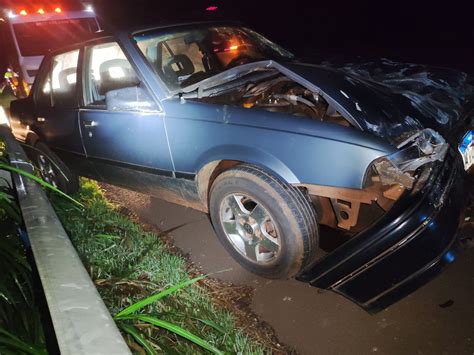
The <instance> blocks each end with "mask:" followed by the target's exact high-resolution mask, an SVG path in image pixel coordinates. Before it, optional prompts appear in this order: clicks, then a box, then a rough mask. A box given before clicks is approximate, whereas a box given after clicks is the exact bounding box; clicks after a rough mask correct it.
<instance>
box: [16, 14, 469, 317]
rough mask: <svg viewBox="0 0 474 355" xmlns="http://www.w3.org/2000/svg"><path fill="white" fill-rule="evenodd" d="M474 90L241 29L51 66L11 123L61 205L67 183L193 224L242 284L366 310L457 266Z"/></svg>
mask: <svg viewBox="0 0 474 355" xmlns="http://www.w3.org/2000/svg"><path fill="white" fill-rule="evenodd" d="M471 83H472V82H471V79H470V78H469V77H468V76H467V75H466V74H464V73H461V72H457V71H454V70H450V69H441V68H436V69H432V68H425V67H423V66H419V65H414V64H409V65H408V64H406V65H402V64H399V63H395V62H390V61H388V60H381V61H380V62H378V63H363V64H348V65H343V66H337V65H330V64H327V63H326V64H320V65H314V64H307V63H302V62H301V61H299V60H298V59H297V58H295V57H294V56H293V55H292V54H291V53H290V52H288V51H287V50H285V49H283V48H282V47H280V46H278V45H277V44H275V43H273V42H271V41H270V40H268V39H266V38H265V37H263V36H262V35H260V34H258V33H256V32H254V31H252V30H251V29H249V28H247V27H245V26H241V25H239V24H235V23H220V22H219V23H217V22H216V23H192V24H181V25H172V26H162V27H155V28H142V29H136V30H133V31H129V32H126V31H124V32H119V33H117V34H115V35H114V36H107V35H102V36H101V37H98V38H96V39H93V40H90V41H88V42H84V43H80V44H76V45H72V46H71V47H69V48H65V49H63V50H60V51H57V52H54V53H51V54H49V55H48V56H46V57H45V59H44V61H43V64H42V66H41V69H40V71H39V73H38V76H37V79H36V82H35V84H34V87H33V89H32V93H31V95H30V96H29V97H28V98H26V99H23V100H18V101H14V102H13V103H12V105H11V114H12V117H11V126H12V128H13V131H14V134H15V136H16V137H17V139H19V140H21V141H23V142H26V143H27V144H28V145H29V146H31V147H33V148H32V149H31V156H32V159H33V160H34V162H35V163H36V164H37V166H38V167H39V170H40V172H41V173H42V175H43V177H44V178H45V179H46V180H47V181H49V182H51V183H52V184H53V185H55V186H57V187H59V188H61V189H62V190H64V191H66V192H73V191H74V190H76V189H77V188H78V179H77V176H78V175H80V176H86V177H90V178H93V179H96V180H99V181H103V182H107V183H110V184H114V185H118V186H122V187H125V188H128V189H133V190H136V191H140V192H144V193H146V194H149V195H151V196H155V197H158V198H161V199H164V200H167V201H170V202H173V203H177V204H181V205H184V206H188V207H191V208H195V209H198V210H200V211H203V212H205V213H208V214H209V216H210V219H211V221H212V224H213V226H214V229H215V232H216V235H217V237H218V238H219V239H220V241H221V242H222V244H223V245H224V247H225V248H226V249H227V250H228V252H229V254H230V255H231V256H232V257H233V258H235V260H237V261H238V262H239V263H240V264H241V265H242V266H243V267H245V268H246V269H248V270H250V271H252V272H254V273H256V274H259V275H261V276H264V277H269V278H287V277H296V278H297V279H298V280H301V281H303V282H308V283H310V284H311V285H313V286H315V287H319V288H322V289H329V290H333V291H335V292H337V293H340V294H342V295H344V296H346V297H347V298H349V299H351V300H352V301H354V302H356V303H357V304H358V305H360V306H361V307H363V308H364V309H366V310H368V311H372V312H373V311H377V310H380V309H383V308H384V307H386V306H388V305H390V304H392V303H393V302H395V301H397V300H398V299H400V298H401V297H404V296H405V295H407V294H409V293H410V292H412V291H413V290H415V289H416V288H418V287H419V286H420V285H422V284H424V283H426V282H427V281H428V280H429V279H431V278H432V277H434V276H435V275H436V274H438V273H439V272H440V271H441V270H442V269H443V268H444V267H445V266H446V265H447V264H449V263H451V262H452V261H453V260H454V259H455V257H456V252H457V251H456V250H457V237H456V235H457V234H456V233H457V228H458V223H459V219H460V216H461V213H462V200H463V199H462V197H463V195H462V194H463V191H462V180H463V176H464V174H465V171H467V170H469V169H470V168H471V166H472V164H473V154H474V148H473V143H472V127H473V124H472V123H473V117H474V105H473V104H472V103H473V101H472V98H473V91H472V85H471ZM195 237H196V238H199V236H195Z"/></svg>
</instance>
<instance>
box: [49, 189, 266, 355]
mask: <svg viewBox="0 0 474 355" xmlns="http://www.w3.org/2000/svg"><path fill="white" fill-rule="evenodd" d="M74 198H75V199H76V200H78V201H79V202H80V203H82V204H83V205H85V206H86V208H85V209H84V210H82V211H81V210H78V209H77V208H76V206H74V204H72V203H71V202H69V201H68V200H64V199H61V198H59V197H58V196H54V197H53V201H54V205H55V207H56V210H57V212H58V216H59V217H60V219H61V221H62V223H63V225H64V227H65V229H66V230H67V232H68V234H69V236H70V238H71V240H72V242H73V244H74V245H75V247H76V249H77V251H78V253H79V255H80V256H81V258H82V261H83V263H84V265H85V266H86V268H87V269H88V271H89V273H90V275H91V277H92V279H93V280H94V281H95V283H96V285H97V287H98V290H99V293H100V294H101V296H102V297H103V299H104V302H105V303H106V305H107V307H108V308H109V310H110V312H111V314H115V315H116V317H115V318H116V320H121V321H122V325H124V326H121V329H122V331H124V333H126V334H129V335H128V336H127V339H128V342H129V345H130V346H131V348H132V349H134V350H136V352H137V353H144V351H147V350H146V346H145V345H144V344H143V343H142V340H143V339H145V340H146V341H148V342H149V343H151V344H152V346H153V348H154V350H155V351H158V352H166V353H171V354H173V353H179V354H181V353H184V354H191V353H196V352H205V350H203V348H202V347H198V346H197V345H196V341H192V340H187V339H186V337H183V336H182V335H179V332H178V333H177V332H176V331H175V332H173V331H170V330H169V325H172V326H175V327H178V328H179V329H183V330H185V331H187V332H189V333H191V334H192V335H194V336H196V337H198V338H199V339H201V340H203V341H204V342H205V343H206V344H208V345H209V346H210V348H208V349H217V350H218V351H222V352H224V353H237V354H263V353H268V352H270V350H269V349H266V348H264V346H263V345H261V344H259V343H257V342H255V341H254V340H251V338H249V337H248V336H247V335H246V334H245V332H244V330H241V329H237V328H236V324H235V320H234V317H233V315H232V314H231V313H230V312H228V311H226V310H223V309H220V308H219V307H217V306H216V305H215V304H214V303H213V301H212V299H211V297H210V296H209V294H208V291H207V290H206V289H205V288H204V287H202V286H200V285H199V282H196V283H194V282H192V281H193V280H192V279H193V276H196V275H189V273H188V270H187V268H186V260H185V259H184V258H182V257H181V256H178V255H175V254H173V253H171V252H170V251H169V249H168V247H167V246H166V243H165V242H163V241H162V239H161V236H160V235H157V234H155V233H151V232H147V231H145V230H143V228H141V226H140V225H138V224H137V223H135V222H133V221H131V220H130V219H129V218H127V217H126V216H124V215H123V214H121V213H120V212H119V211H118V210H117V209H116V208H115V207H114V206H113V205H111V204H110V203H109V202H108V201H107V200H106V198H105V197H104V195H103V193H102V191H101V190H100V188H99V187H98V185H97V184H96V183H95V182H93V181H90V180H82V187H81V190H80V192H79V194H78V195H77V196H74ZM195 281H197V280H195ZM180 284H186V286H187V287H186V288H182V287H179V289H173V287H175V288H176V285H180ZM167 289H168V290H169V289H172V292H167V291H164V290H167ZM160 291H164V292H163V293H166V297H161V296H160V297H159V302H148V303H146V304H144V305H143V303H140V302H139V301H140V300H142V299H145V300H146V298H147V297H149V296H150V295H152V294H157V293H158V294H159V293H160ZM156 300H158V299H156ZM156 300H155V301H156ZM137 302H138V304H140V305H141V306H140V313H139V314H138V315H137V314H135V313H134V314H130V313H127V312H125V313H124V308H125V309H127V308H126V307H129V306H132V307H130V308H133V305H134V304H137ZM118 318H121V319H118ZM157 320H159V321H160V322H157ZM123 321H126V322H123ZM127 327H128V328H127ZM130 327H132V328H135V329H136V330H139V331H140V333H137V334H135V333H134V330H133V329H131V328H130ZM167 327H168V328H167ZM166 329H168V330H166ZM179 329H178V331H179ZM127 330H128V331H127ZM134 334H135V335H134ZM140 334H141V337H142V338H140ZM188 339H189V338H188ZM204 348H206V347H204ZM149 352H150V350H148V353H149Z"/></svg>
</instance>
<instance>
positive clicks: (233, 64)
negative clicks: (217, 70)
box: [225, 54, 253, 69]
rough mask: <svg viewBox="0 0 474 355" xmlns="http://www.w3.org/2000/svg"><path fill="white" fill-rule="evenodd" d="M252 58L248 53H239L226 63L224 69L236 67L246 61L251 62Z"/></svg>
mask: <svg viewBox="0 0 474 355" xmlns="http://www.w3.org/2000/svg"><path fill="white" fill-rule="evenodd" d="M252 61H253V59H252V57H250V56H249V55H248V54H241V55H239V56H238V57H235V58H234V59H232V60H231V61H230V62H229V63H228V64H227V65H226V67H225V68H226V69H230V68H232V67H237V66H239V65H243V64H247V63H250V62H252Z"/></svg>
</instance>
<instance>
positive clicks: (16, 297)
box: [0, 139, 46, 355]
mask: <svg viewBox="0 0 474 355" xmlns="http://www.w3.org/2000/svg"><path fill="white" fill-rule="evenodd" d="M4 149H5V145H4V143H3V141H2V140H1V139H0V160H3V159H5V156H4V152H5V150H4ZM21 223H22V219H21V213H20V208H19V206H18V204H17V201H16V199H15V191H14V189H13V188H12V186H11V185H10V183H9V182H8V181H6V180H3V179H2V181H1V182H0V354H6V355H7V354H38V355H39V354H46V350H45V339H44V334H43V328H42V324H41V319H40V315H39V312H38V309H37V307H36V303H35V295H34V292H33V276H32V270H31V267H30V265H29V263H28V261H27V258H26V255H25V249H24V247H23V245H22V243H21V241H20V238H19V235H18V229H17V228H18V226H21Z"/></svg>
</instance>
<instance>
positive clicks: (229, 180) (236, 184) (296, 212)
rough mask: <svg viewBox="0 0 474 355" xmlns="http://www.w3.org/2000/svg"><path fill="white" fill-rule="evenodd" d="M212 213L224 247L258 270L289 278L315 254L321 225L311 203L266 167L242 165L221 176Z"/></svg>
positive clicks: (213, 190)
mask: <svg viewBox="0 0 474 355" xmlns="http://www.w3.org/2000/svg"><path fill="white" fill-rule="evenodd" d="M209 211H210V214H211V219H212V223H213V226H214V229H215V231H216V234H217V236H218V238H219V239H220V241H221V242H222V244H223V245H224V247H225V248H226V249H227V250H228V252H229V253H230V254H231V255H232V256H233V257H234V259H236V260H237V262H239V264H241V265H242V266H243V267H245V268H246V269H248V270H249V271H251V272H253V273H256V274H259V275H261V276H264V277H268V278H287V277H291V276H294V275H296V274H297V273H298V272H299V271H300V270H301V269H302V268H304V267H305V266H306V265H308V264H309V263H310V262H311V261H312V260H313V258H314V254H315V250H316V248H317V245H318V226H317V222H316V214H315V211H314V209H313V207H312V205H311V203H310V202H309V201H308V199H307V198H306V197H305V196H304V195H303V193H302V192H301V191H300V190H299V189H297V188H295V187H293V186H291V185H288V184H285V183H283V182H281V181H280V180H279V179H277V178H275V177H273V176H272V175H270V174H268V173H267V172H265V171H263V170H261V169H258V168H255V167H252V166H247V165H239V166H237V167H234V168H232V169H230V170H227V171H225V172H223V173H222V174H220V175H219V176H218V177H217V178H216V180H215V181H214V183H213V185H212V187H211V192H210V201H209Z"/></svg>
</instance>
